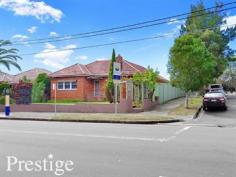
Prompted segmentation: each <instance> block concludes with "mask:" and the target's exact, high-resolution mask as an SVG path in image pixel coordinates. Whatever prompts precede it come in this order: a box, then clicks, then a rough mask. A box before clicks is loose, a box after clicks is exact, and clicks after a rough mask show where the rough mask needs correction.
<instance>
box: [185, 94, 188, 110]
mask: <svg viewBox="0 0 236 177" xmlns="http://www.w3.org/2000/svg"><path fill="white" fill-rule="evenodd" d="M185 108H187V109H188V92H187V93H186V94H185Z"/></svg>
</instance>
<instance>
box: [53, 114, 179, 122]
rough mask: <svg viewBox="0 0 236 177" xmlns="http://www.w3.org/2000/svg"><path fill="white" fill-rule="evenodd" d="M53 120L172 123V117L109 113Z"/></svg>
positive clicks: (66, 116) (55, 117) (63, 116)
mask: <svg viewBox="0 0 236 177" xmlns="http://www.w3.org/2000/svg"><path fill="white" fill-rule="evenodd" d="M52 119H53V120H64V121H66V120H70V121H108V122H127V123H132V122H150V121H171V120H175V119H174V118H173V117H171V116H160V115H155V114H150V115H145V114H137V113H136V114H107V113H88V114H87V113H60V114H58V115H56V116H54V117H53V118H52Z"/></svg>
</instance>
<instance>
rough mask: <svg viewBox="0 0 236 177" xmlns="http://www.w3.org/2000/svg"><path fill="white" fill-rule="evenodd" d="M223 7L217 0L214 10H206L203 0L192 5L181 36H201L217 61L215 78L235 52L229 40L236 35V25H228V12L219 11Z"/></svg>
mask: <svg viewBox="0 0 236 177" xmlns="http://www.w3.org/2000/svg"><path fill="white" fill-rule="evenodd" d="M222 8H223V5H222V4H221V3H218V2H216V7H215V9H213V10H206V9H205V6H204V3H203V1H200V2H199V3H198V4H196V5H192V6H191V14H190V15H189V16H188V17H187V20H186V21H185V24H184V25H182V27H181V32H180V34H181V36H182V35H186V34H192V35H194V36H195V37H199V38H200V39H201V40H202V41H203V42H204V43H205V46H206V47H207V49H208V51H209V52H210V53H211V55H213V56H214V60H215V62H216V66H215V73H214V78H218V77H219V76H220V75H221V74H222V73H223V71H224V70H225V67H226V63H227V60H229V59H230V58H231V57H232V55H233V54H234V52H233V50H232V49H231V48H230V47H229V42H230V41H232V40H233V39H234V38H235V36H236V27H232V26H231V27H226V21H225V17H226V13H224V12H219V10H221V9H222Z"/></svg>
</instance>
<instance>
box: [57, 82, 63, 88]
mask: <svg viewBox="0 0 236 177" xmlns="http://www.w3.org/2000/svg"><path fill="white" fill-rule="evenodd" d="M63 85H64V83H63V82H58V83H57V89H58V90H63V88H64V86H63Z"/></svg>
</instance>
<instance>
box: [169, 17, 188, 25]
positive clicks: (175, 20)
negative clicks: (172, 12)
mask: <svg viewBox="0 0 236 177" xmlns="http://www.w3.org/2000/svg"><path fill="white" fill-rule="evenodd" d="M183 23H184V20H177V19H176V18H171V19H170V20H169V21H168V23H167V24H168V25H172V24H183Z"/></svg>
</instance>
